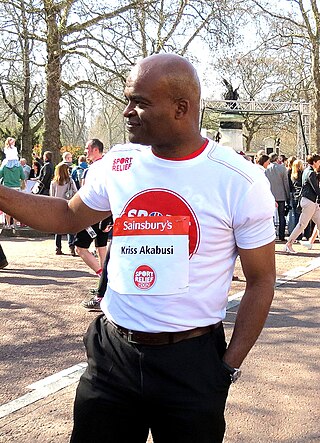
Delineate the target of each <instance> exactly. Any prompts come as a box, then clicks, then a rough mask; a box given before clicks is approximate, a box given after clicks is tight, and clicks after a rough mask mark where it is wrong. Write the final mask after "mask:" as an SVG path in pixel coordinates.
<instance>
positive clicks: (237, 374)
mask: <svg viewBox="0 0 320 443" xmlns="http://www.w3.org/2000/svg"><path fill="white" fill-rule="evenodd" d="M240 376H241V370H240V369H235V370H234V373H233V374H231V381H232V383H235V382H236V381H237V380H238V378H240Z"/></svg>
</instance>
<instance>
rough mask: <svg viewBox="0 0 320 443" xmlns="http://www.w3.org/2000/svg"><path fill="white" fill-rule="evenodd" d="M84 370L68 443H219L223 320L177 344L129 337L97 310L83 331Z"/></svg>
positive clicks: (225, 378) (224, 383)
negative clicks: (150, 440) (150, 441)
mask: <svg viewBox="0 0 320 443" xmlns="http://www.w3.org/2000/svg"><path fill="white" fill-rule="evenodd" d="M85 345H86V349H87V357H88V368H87V370H86V371H85V373H84V374H83V376H82V377H81V379H80V382H79V386H78V389H77V394H76V399H75V405H74V429H73V433H72V436H71V443H88V442H90V443H102V442H106V443H107V442H110V443H145V442H146V441H147V437H148V433H149V429H151V432H152V436H153V441H154V443H169V442H175V443H221V442H222V441H223V436H224V432H225V420H224V409H225V403H226V399H227V395H228V390H229V386H230V375H229V374H228V372H227V371H226V369H225V368H224V367H223V365H222V363H221V358H222V356H223V354H224V352H225V349H226V342H225V336H224V330H223V326H222V325H221V326H220V327H219V328H218V329H215V330H213V331H211V332H209V333H207V334H205V335H202V336H200V337H194V338H190V339H187V340H183V341H180V342H178V343H173V344H168V345H161V346H157V345H155V346H147V345H138V344H132V343H128V342H127V341H126V339H124V338H122V337H121V335H120V334H119V332H118V331H117V330H116V329H115V328H114V326H113V325H112V324H110V322H108V320H107V319H106V318H105V317H104V316H103V315H102V316H100V317H98V318H97V319H95V320H94V321H93V322H92V323H91V325H90V327H89V329H88V332H87V334H86V335H85Z"/></svg>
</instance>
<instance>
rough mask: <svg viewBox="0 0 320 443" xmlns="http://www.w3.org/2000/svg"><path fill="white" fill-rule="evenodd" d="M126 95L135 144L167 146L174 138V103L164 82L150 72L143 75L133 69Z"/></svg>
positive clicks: (129, 124)
mask: <svg viewBox="0 0 320 443" xmlns="http://www.w3.org/2000/svg"><path fill="white" fill-rule="evenodd" d="M124 95H125V97H126V99H127V101H128V104H127V107H126V108H125V110H124V111H123V115H124V117H125V118H126V119H127V122H126V128H127V131H128V132H129V140H130V141H131V142H132V143H140V144H143V145H153V146H162V145H163V146H165V145H166V146H168V143H169V144H170V143H172V141H173V140H172V139H171V138H172V136H173V137H174V123H175V119H174V115H175V103H174V101H173V99H172V98H171V97H170V96H169V94H168V87H167V86H166V83H165V81H164V80H163V79H162V80H161V78H159V76H156V75H155V74H152V73H148V74H147V75H144V76H143V78H141V75H140V74H139V71H138V70H137V69H134V70H133V71H132V72H131V74H130V75H129V77H128V79H127V82H126V87H125V90H124Z"/></svg>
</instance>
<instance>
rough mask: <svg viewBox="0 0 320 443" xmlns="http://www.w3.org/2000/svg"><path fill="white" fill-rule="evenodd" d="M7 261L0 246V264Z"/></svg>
mask: <svg viewBox="0 0 320 443" xmlns="http://www.w3.org/2000/svg"><path fill="white" fill-rule="evenodd" d="M5 260H7V257H6V255H5V253H4V252H3V249H2V246H1V245H0V262H2V261H5Z"/></svg>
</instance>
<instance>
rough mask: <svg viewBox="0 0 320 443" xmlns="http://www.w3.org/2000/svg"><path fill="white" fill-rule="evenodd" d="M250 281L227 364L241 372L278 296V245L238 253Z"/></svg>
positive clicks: (225, 355) (225, 358)
mask: <svg viewBox="0 0 320 443" xmlns="http://www.w3.org/2000/svg"><path fill="white" fill-rule="evenodd" d="M238 251H239V256H240V260H241V264H242V269H243V272H244V275H245V278H246V290H245V293H244V295H243V297H242V300H241V303H240V305H239V309H238V313H237V317H236V322H235V326H234V330H233V333H232V337H231V340H230V343H229V346H228V349H227V350H226V352H225V354H224V356H223V360H224V361H225V362H226V363H227V364H228V365H229V366H232V367H234V368H239V366H240V365H241V363H242V362H243V360H244V359H245V357H246V355H247V354H248V352H249V351H250V349H251V348H252V346H253V345H254V344H255V342H256V340H257V338H258V337H259V335H260V332H261V330H262V328H263V326H264V323H265V320H266V318H267V315H268V312H269V309H270V305H271V302H272V299H273V294H274V283H275V276H276V271H275V252H274V242H272V243H269V244H268V245H265V246H262V247H260V248H256V249H240V248H239V249H238Z"/></svg>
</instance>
